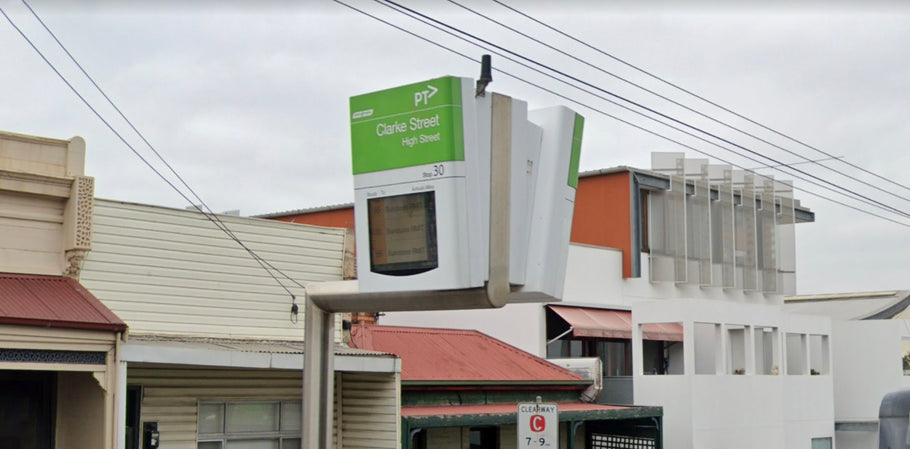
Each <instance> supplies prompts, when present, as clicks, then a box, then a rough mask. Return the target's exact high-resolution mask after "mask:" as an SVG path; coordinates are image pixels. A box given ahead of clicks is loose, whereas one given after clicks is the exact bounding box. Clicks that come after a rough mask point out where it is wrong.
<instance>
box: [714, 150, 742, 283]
mask: <svg viewBox="0 0 910 449" xmlns="http://www.w3.org/2000/svg"><path fill="white" fill-rule="evenodd" d="M709 177H710V179H711V180H712V182H714V184H713V185H712V188H713V189H715V190H716V191H717V199H716V200H715V201H712V202H711V262H712V265H713V269H714V276H713V278H712V281H713V282H712V284H713V285H719V286H722V287H723V288H735V287H736V250H735V247H736V245H735V243H734V236H735V235H736V228H735V226H734V223H733V204H734V199H733V169H732V167H730V166H729V165H714V166H710V167H709Z"/></svg>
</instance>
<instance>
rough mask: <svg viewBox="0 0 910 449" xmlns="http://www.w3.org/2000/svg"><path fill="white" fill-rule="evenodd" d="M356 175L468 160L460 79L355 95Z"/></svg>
mask: <svg viewBox="0 0 910 449" xmlns="http://www.w3.org/2000/svg"><path fill="white" fill-rule="evenodd" d="M351 156H352V160H353V171H354V174H355V175H357V174H361V173H369V172H376V171H382V170H391V169H395V168H403V167H413V166H415V165H425V164H432V163H436V162H444V161H463V160H464V126H463V123H462V104H461V79H460V78H457V77H453V76H447V77H443V78H436V79H432V80H429V81H424V82H420V83H414V84H409V85H407V86H401V87H395V88H392V89H387V90H383V91H379V92H373V93H369V94H364V95H358V96H356V97H351Z"/></svg>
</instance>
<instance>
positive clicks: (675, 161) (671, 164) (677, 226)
mask: <svg viewBox="0 0 910 449" xmlns="http://www.w3.org/2000/svg"><path fill="white" fill-rule="evenodd" d="M684 163H685V154H683V153H651V168H652V169H653V170H654V171H657V172H661V173H665V174H668V175H670V189H669V190H667V191H663V192H654V193H653V194H651V195H649V196H650V199H651V204H650V207H649V213H650V214H651V223H650V227H649V236H650V238H651V257H650V261H651V267H650V268H651V269H650V271H651V282H677V283H682V282H686V277H687V276H686V275H687V274H688V273H687V262H686V181H685V178H683V176H682V175H683V173H684Z"/></svg>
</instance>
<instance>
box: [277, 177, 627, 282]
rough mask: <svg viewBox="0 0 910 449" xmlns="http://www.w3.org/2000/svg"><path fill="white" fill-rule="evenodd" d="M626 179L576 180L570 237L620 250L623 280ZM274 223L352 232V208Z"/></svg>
mask: <svg viewBox="0 0 910 449" xmlns="http://www.w3.org/2000/svg"><path fill="white" fill-rule="evenodd" d="M629 176H630V173H629V172H619V173H611V174H603V175H594V176H586V177H583V178H579V179H578V190H576V191H575V214H574V215H573V216H572V234H571V237H570V240H571V241H572V242H574V243H581V244H585V245H594V246H604V247H608V248H616V249H619V250H621V251H622V275H623V277H625V278H628V277H631V276H632V217H631V201H632V197H631V194H630V191H629V189H630V188H631V187H630V186H631V182H630V178H629ZM275 220H280V221H287V222H292V223H303V224H310V225H316V226H329V227H334V228H346V229H352V230H353V229H354V207H353V206H351V207H346V208H343V209H334V210H327V211H321V212H311V213H308V214H298V215H288V216H284V217H279V218H275Z"/></svg>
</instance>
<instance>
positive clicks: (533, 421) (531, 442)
mask: <svg viewBox="0 0 910 449" xmlns="http://www.w3.org/2000/svg"><path fill="white" fill-rule="evenodd" d="M518 448H519V449H525V448H550V449H558V448H559V412H558V410H557V408H556V404H552V403H539V402H523V403H519V404H518Z"/></svg>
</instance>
